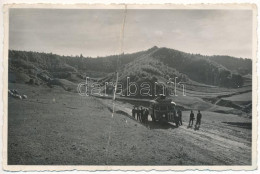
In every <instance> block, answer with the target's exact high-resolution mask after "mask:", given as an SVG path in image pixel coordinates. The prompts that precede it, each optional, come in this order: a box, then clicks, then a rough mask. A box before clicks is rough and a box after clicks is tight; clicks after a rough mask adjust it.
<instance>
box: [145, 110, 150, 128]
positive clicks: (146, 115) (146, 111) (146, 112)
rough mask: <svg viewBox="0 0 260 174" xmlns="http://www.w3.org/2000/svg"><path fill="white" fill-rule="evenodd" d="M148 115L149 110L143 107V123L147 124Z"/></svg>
mask: <svg viewBox="0 0 260 174" xmlns="http://www.w3.org/2000/svg"><path fill="white" fill-rule="evenodd" d="M148 115H149V111H148V109H145V111H144V123H145V124H146V125H147V124H148Z"/></svg>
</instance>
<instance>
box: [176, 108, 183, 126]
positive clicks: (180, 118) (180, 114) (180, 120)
mask: <svg viewBox="0 0 260 174" xmlns="http://www.w3.org/2000/svg"><path fill="white" fill-rule="evenodd" d="M177 114H178V117H179V125H180V126H181V125H182V113H181V110H178V113H177Z"/></svg>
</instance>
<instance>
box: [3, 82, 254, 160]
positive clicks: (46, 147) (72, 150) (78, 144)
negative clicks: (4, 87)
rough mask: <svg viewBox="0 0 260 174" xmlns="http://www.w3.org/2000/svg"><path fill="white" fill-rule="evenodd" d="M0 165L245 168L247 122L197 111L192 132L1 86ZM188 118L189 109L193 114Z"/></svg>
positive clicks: (94, 104)
mask: <svg viewBox="0 0 260 174" xmlns="http://www.w3.org/2000/svg"><path fill="white" fill-rule="evenodd" d="M9 88H16V89H18V90H19V91H20V92H21V93H23V94H26V95H27V96H28V99H27V100H17V99H14V98H9V100H8V105H9V108H8V112H9V113H8V163H9V164H31V165H34V164H42V165H43V164H55V165H66V164H70V165H73V164H74V165H75V164H76V165H249V164H251V137H252V130H251V119H248V118H243V117H238V116H236V115H231V114H229V115H227V114H220V113H213V112H207V111H202V114H203V117H202V125H201V128H200V129H199V130H194V128H187V124H188V117H189V112H183V120H184V122H183V126H180V127H179V128H176V127H175V126H174V124H157V123H154V122H152V121H151V120H150V121H149V128H148V127H146V126H144V125H142V124H140V123H139V122H137V121H136V120H134V119H133V118H132V117H131V116H129V113H130V110H131V108H132V106H131V105H130V104H128V103H120V102H117V103H116V105H117V106H116V108H115V111H116V113H115V114H114V115H113V117H112V115H111V114H112V113H111V106H112V103H111V101H110V100H102V99H97V98H94V97H85V98H84V99H83V98H81V97H80V96H79V95H78V94H76V93H69V92H63V91H62V90H60V89H48V88H45V87H28V86H26V87H25V85H17V84H9ZM195 113H196V112H195Z"/></svg>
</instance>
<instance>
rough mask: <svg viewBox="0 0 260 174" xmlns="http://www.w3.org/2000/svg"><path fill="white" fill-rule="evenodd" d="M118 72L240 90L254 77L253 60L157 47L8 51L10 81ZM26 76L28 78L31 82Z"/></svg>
mask: <svg viewBox="0 0 260 174" xmlns="http://www.w3.org/2000/svg"><path fill="white" fill-rule="evenodd" d="M117 66H118V67H117ZM117 69H118V71H119V75H120V79H123V78H125V77H126V76H131V77H133V78H134V80H136V81H140V82H141V81H143V80H147V79H148V80H153V81H154V80H162V81H164V80H167V79H168V78H174V77H178V80H179V81H184V82H193V83H203V84H207V85H215V86H223V87H235V88H237V87H240V86H242V85H243V83H244V82H243V78H242V76H244V75H247V74H251V72H252V61H251V60H250V59H242V58H234V57H229V56H203V55H199V54H189V53H184V52H181V51H178V50H174V49H169V48H158V47H156V46H155V47H152V48H150V49H148V50H145V51H140V52H136V53H131V54H122V55H112V56H106V57H98V58H90V57H83V56H75V57H72V56H59V55H56V54H52V53H39V52H30V51H15V50H10V51H9V77H11V78H9V80H14V79H15V76H16V75H15V74H17V73H18V72H19V74H21V73H22V74H24V76H27V77H29V78H37V79H39V80H41V81H43V82H47V81H48V80H49V79H52V78H60V79H67V80H69V81H72V82H78V81H82V79H84V77H85V76H89V77H96V78H101V80H102V79H108V78H110V77H111V76H112V75H113V72H115V71H116V70H117ZM10 73H11V74H10ZM27 77H26V78H25V79H27V80H28V78H27ZM18 81H19V80H18Z"/></svg>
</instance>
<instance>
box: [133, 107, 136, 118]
mask: <svg viewBox="0 0 260 174" xmlns="http://www.w3.org/2000/svg"><path fill="white" fill-rule="evenodd" d="M135 113H136V109H135V106H134V108H133V109H132V116H133V117H134V118H135Z"/></svg>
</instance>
